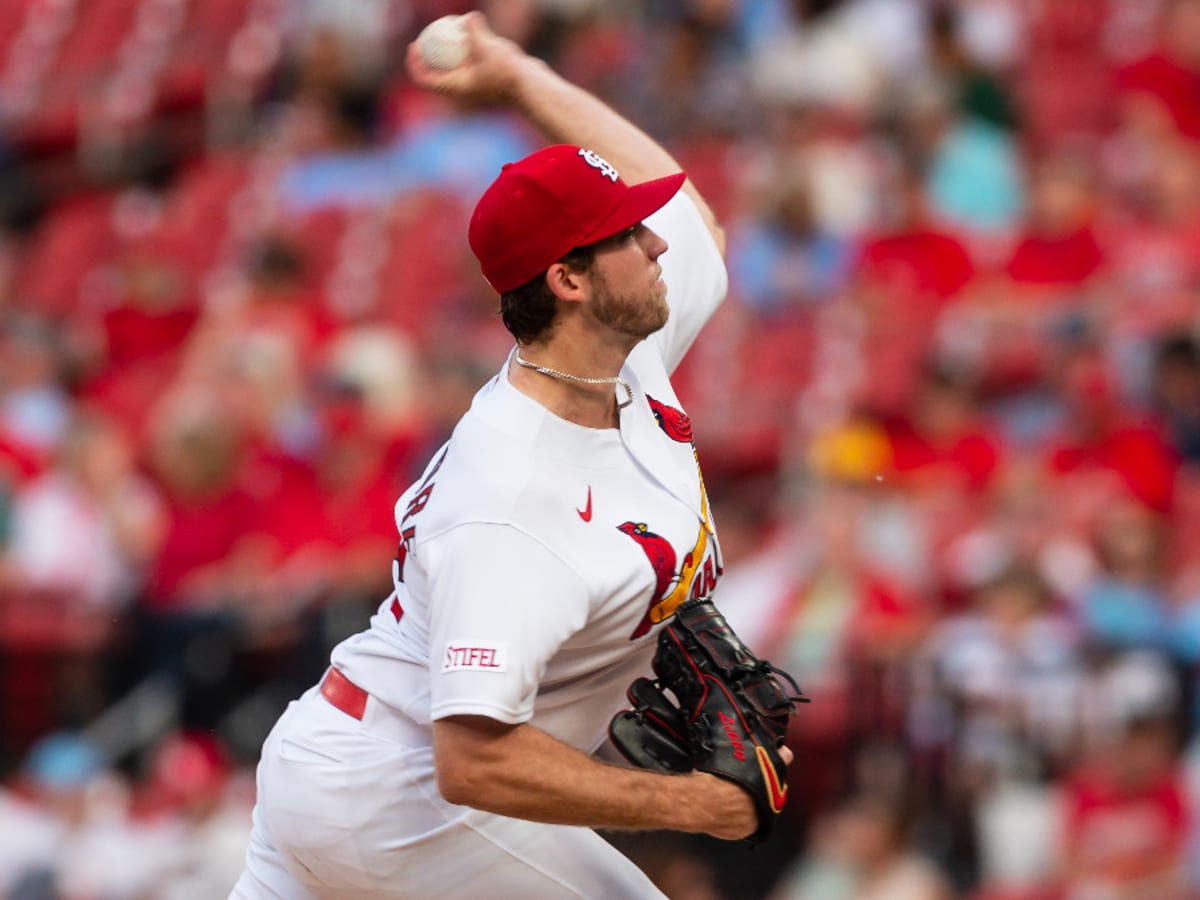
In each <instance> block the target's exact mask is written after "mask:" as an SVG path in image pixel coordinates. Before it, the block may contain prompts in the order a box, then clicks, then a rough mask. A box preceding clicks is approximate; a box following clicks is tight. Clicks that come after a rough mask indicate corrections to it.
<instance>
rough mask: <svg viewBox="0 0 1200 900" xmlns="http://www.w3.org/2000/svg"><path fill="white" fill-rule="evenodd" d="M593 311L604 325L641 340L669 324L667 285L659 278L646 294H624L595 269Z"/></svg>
mask: <svg viewBox="0 0 1200 900" xmlns="http://www.w3.org/2000/svg"><path fill="white" fill-rule="evenodd" d="M592 278H593V280H592V284H593V285H594V288H595V291H594V293H593V295H592V314H593V315H594V316H595V317H596V320H597V321H598V322H600V323H601V324H602V325H607V326H608V327H609V328H611V329H612V330H613V331H616V332H618V333H620V334H625V335H628V336H630V337H633V338H637V339H638V340H639V341H640V340H642V339H643V338H647V337H649V336H650V335H652V334H654V332H656V331H658V330H659V329H660V328H662V327H663V326H664V325H666V324H667V318H668V317H669V316H670V313H671V311H670V308H669V307H668V306H667V286H666V284H665V283H664V282H662V281H656V282H655V283H654V284H653V285H652V286H651V288H650V289H649V290H648V291H646V292H644V293H640V294H639V293H628V294H622V293H617V292H616V291H614V290H613V289H612V288H611V286H610V285H609V283H608V279H607V278H605V277H604V276H603V275H602V274H601V273H600V272H593V276H592Z"/></svg>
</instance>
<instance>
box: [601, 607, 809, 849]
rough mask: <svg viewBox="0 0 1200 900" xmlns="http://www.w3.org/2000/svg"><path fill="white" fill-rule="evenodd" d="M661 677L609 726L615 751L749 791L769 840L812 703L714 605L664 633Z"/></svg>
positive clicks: (681, 615) (680, 614)
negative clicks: (797, 728) (803, 712)
mask: <svg viewBox="0 0 1200 900" xmlns="http://www.w3.org/2000/svg"><path fill="white" fill-rule="evenodd" d="M653 667H654V674H655V675H656V676H657V679H656V680H654V681H651V680H650V679H648V678H639V679H638V680H637V681H635V682H634V683H633V684H632V685H630V687H629V692H628V695H629V702H630V703H631V704H633V708H632V709H627V710H624V711H622V712H620V713H618V714H617V715H616V716H615V717H613V720H612V722H611V723H609V728H608V733H609V736H610V737H611V738H612V742H613V746H615V747H616V748H617V750H619V751H620V752H621V754H622V755H623V756H624V757H625V758H626V759H628V760H629V761H630V762H631V763H633V764H634V765H636V766H640V767H642V768H644V769H656V770H659V771H663V772H690V771H692V770H697V771H700V772H709V773H711V774H713V775H718V776H720V777H721V778H726V779H728V780H729V781H732V782H733V783H734V784H737V785H739V786H740V787H742V788H744V789H745V790H746V791H748V792H749V793H750V796H751V797H753V798H754V804H755V807H756V809H757V810H758V822H759V827H758V830H757V831H756V832H755V833H754V834H753V835H751V836H750V837H749V838H748V840H749V841H750V842H751V843H758V842H759V841H761V840H763V839H764V838H765V837H766V836H767V834H768V833H770V830H771V825H772V824H773V823H774V821H775V817H776V816H778V815H779V813H780V812H781V811H782V810H783V805H784V803H785V801H786V800H787V767H786V766H785V765H784V762H783V759H782V758H781V757H780V755H779V748H780V747H782V746H783V741H784V738H785V737H786V736H787V730H788V720H789V719H790V717H791V714H792V712H793V709H794V707H795V704H796V703H798V702H799V703H807V702H808V699H807V698H806V697H804V696H803V695H802V694H801V693H800V689H799V687H797V686H796V682H795V681H793V680H792V678H791V676H790V675H788V674H787V673H786V672H783V671H781V670H779V669H776V668H775V667H774V666H773V665H771V664H770V663H769V662H767V661H766V660H762V659H759V658H758V657H757V656H755V655H754V654H753V653H751V652H750V649H749V648H748V647H747V646H746V645H745V644H743V643H742V641H741V639H740V638H738V636H737V635H736V634H734V632H733V629H732V628H730V627H729V623H728V622H726V621H725V617H724V616H722V615H721V613H720V612H719V611H718V610H717V608H716V607H715V606H713V604H712V601H710V600H699V601H689V602H687V603H685V604H683V605H682V606H680V607H679V609H678V610H676V612H675V616H674V617H673V618H672V619H671V621H670V622H669V623H668V625H667V627H666V628H664V629H663V630H662V631H661V632H659V635H658V647H657V649H656V651H655V654H654V663H653ZM788 688H791V691H789V690H788ZM668 691H669V692H670V695H668V693H667V692H668Z"/></svg>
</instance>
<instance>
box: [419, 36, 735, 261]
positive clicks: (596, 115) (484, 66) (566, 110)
mask: <svg viewBox="0 0 1200 900" xmlns="http://www.w3.org/2000/svg"><path fill="white" fill-rule="evenodd" d="M466 27H467V31H468V35H469V40H470V45H471V55H470V58H469V60H468V61H467V62H466V63H464V64H463V65H461V66H459V67H458V68H456V69H452V70H450V71H448V72H440V71H435V70H433V69H430V68H429V67H428V66H427V65H425V64H424V63H423V62H422V60H421V56H420V53H419V52H418V51H417V48H416V44H415V43H414V44H410V45H409V48H408V57H407V64H408V71H409V74H410V76H411V77H412V79H413V81H414V82H415V83H416V84H418V85H419V86H421V87H423V88H425V89H427V90H432V91H436V92H438V93H442V94H447V95H449V96H452V97H455V98H457V99H459V100H463V101H469V102H490V103H499V104H501V105H505V106H508V107H510V108H512V109H514V110H516V111H517V112H519V113H520V114H521V115H522V116H524V118H525V119H526V120H528V121H529V123H530V124H531V125H533V126H534V127H535V128H536V129H537V130H538V131H540V132H541V133H542V134H543V135H544V136H545V137H546V138H547V139H548V140H550V141H552V142H555V143H564V144H575V145H577V146H580V147H586V148H588V149H589V150H594V151H595V152H596V153H598V154H600V155H601V156H603V157H604V158H605V159H606V160H608V161H609V162H610V163H612V164H613V165H614V166H615V167H616V168H617V170H618V171H619V172H620V173H621V177H622V178H623V179H624V180H625V181H626V182H628V183H629V184H634V183H637V182H640V181H646V180H648V179H651V178H659V177H662V176H664V175H670V174H672V173H674V172H678V171H680V169H681V168H682V167H681V166H680V165H679V163H678V162H676V161H675V159H674V158H673V157H672V156H671V154H670V153H669V152H668V151H667V150H666V148H664V147H663V146H662V145H661V144H659V143H658V142H657V141H656V140H654V138H652V137H650V135H648V134H647V133H646V132H645V131H643V130H642V129H641V128H639V127H638V126H636V125H634V124H633V123H632V122H630V121H629V120H628V119H626V118H625V117H624V116H622V115H621V114H620V113H618V112H617V111H616V110H614V109H613V108H612V107H610V106H608V105H607V104H606V103H604V102H603V101H601V100H600V99H599V98H597V97H595V96H593V95H592V94H590V93H588V92H587V91H585V90H584V89H583V88H580V87H578V86H577V85H574V84H571V83H570V82H569V81H566V80H565V79H564V78H562V77H561V76H559V75H558V74H557V73H556V72H555V71H554V70H553V69H551V68H550V67H549V66H548V65H547V64H546V63H545V62H543V61H542V60H540V59H537V58H536V57H533V56H530V55H529V54H527V53H525V52H524V51H523V50H522V49H521V48H520V47H519V46H517V45H516V44H515V43H513V42H512V41H509V40H507V39H505V38H501V37H499V36H498V35H496V34H495V33H494V32H493V31H492V30H491V29H490V28H489V27H488V24H487V20H486V19H485V18H484V16H483V14H482V13H478V12H473V13H468V14H467V17H466ZM682 190H683V191H684V192H685V193H686V194H687V195H688V196H689V197H690V198H691V199H692V201H693V202H694V203H695V204H696V208H697V210H698V211H699V213H700V217H701V219H702V221H703V222H704V225H705V227H706V228H707V229H708V232H709V234H710V235H711V237H712V240H713V243H714V244H715V245H716V248H717V252H718V254H719V255H721V256H722V257H723V256H724V253H725V232H724V230H723V229H722V228H721V225H720V223H719V222H718V221H717V217H716V216H715V215H714V214H713V211H712V208H711V207H710V206H709V205H708V203H707V201H705V199H704V197H703V196H702V195H701V194H700V191H699V190H697V188H696V185H695V184H693V183H692V181H691V180H690V179H689V180H687V181H685V182H684V184H683V188H682Z"/></svg>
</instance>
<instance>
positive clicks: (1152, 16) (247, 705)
mask: <svg viewBox="0 0 1200 900" xmlns="http://www.w3.org/2000/svg"><path fill="white" fill-rule="evenodd" d="M466 8H468V7H467V6H466V5H464V4H459V3H453V2H411V3H406V2H401V0H359V2H336V0H324V2H322V0H309V2H299V0H296V2H285V0H0V123H2V124H0V765H2V766H3V768H2V770H0V774H2V775H3V777H4V788H3V790H2V791H0V833H3V834H4V835H5V837H4V839H3V841H0V891H3V892H7V894H8V896H12V897H54V896H61V897H71V898H85V897H86V898H126V897H129V898H134V897H136V898H144V897H145V898H150V897H172V898H174V897H178V898H203V897H222V896H224V895H225V893H224V892H225V891H226V890H227V889H228V886H229V884H230V883H231V882H232V880H233V878H235V877H236V873H237V870H238V868H239V866H240V859H241V852H242V848H243V846H244V842H245V833H246V828H247V827H248V820H247V816H248V809H249V805H250V804H251V803H252V799H253V783H252V771H253V765H254V762H255V756H256V753H257V750H258V747H259V745H260V743H261V740H262V738H263V736H264V733H265V730H266V729H267V728H269V727H270V724H271V723H272V722H273V721H274V718H275V716H276V715H277V714H278V712H279V711H280V709H281V708H282V706H283V705H284V704H285V703H286V701H287V700H288V699H289V698H291V697H294V696H295V695H296V694H298V693H299V691H300V690H302V689H303V688H304V687H305V686H307V685H308V684H309V683H311V682H312V681H313V680H314V679H315V678H316V677H317V676H318V675H319V673H320V671H321V670H322V669H323V667H324V664H325V660H326V654H327V651H328V649H329V647H330V646H332V644H333V643H335V642H336V641H337V640H338V639H340V638H341V637H342V636H344V635H345V634H348V633H350V632H352V631H354V630H357V629H358V628H360V627H361V626H362V625H363V624H364V623H365V621H366V618H367V616H368V614H369V613H370V611H371V610H372V609H373V607H374V606H375V604H376V603H377V602H378V600H379V599H381V598H382V596H384V594H385V593H386V591H387V590H388V573H389V560H390V558H391V556H392V553H393V549H394V546H393V545H394V527H393V523H392V519H391V505H392V501H393V499H394V497H395V496H396V495H397V494H398V493H399V491H400V489H401V488H402V487H403V486H404V485H405V484H406V482H407V480H408V479H409V478H410V477H411V476H412V475H413V474H414V472H415V471H416V469H417V467H419V466H421V465H422V464H423V462H424V460H425V458H426V455H427V454H428V452H429V451H430V450H431V448H433V447H435V446H436V445H437V444H438V443H439V442H440V441H441V440H442V439H443V438H444V437H445V436H446V434H447V432H448V429H449V428H450V427H451V425H452V424H453V422H454V421H455V419H456V418H457V416H458V415H459V414H460V412H461V410H462V409H464V408H465V404H466V403H467V402H468V400H469V398H470V396H471V394H472V393H473V391H474V390H475V389H476V388H477V387H478V386H479V385H480V384H481V383H482V382H483V381H484V380H485V379H486V378H487V377H489V376H490V374H491V373H492V372H494V371H495V369H496V368H497V367H498V365H499V363H500V361H501V360H502V359H503V357H504V354H505V352H506V351H507V349H508V340H507V339H506V334H505V332H504V331H503V329H502V327H501V326H500V324H499V322H498V319H497V317H496V315H495V312H494V299H493V298H492V296H491V295H490V292H489V291H488V289H487V288H486V285H485V284H484V282H483V280H482V278H481V277H480V276H479V275H478V270H477V267H476V266H475V264H474V262H473V260H472V259H471V257H470V255H469V251H468V249H467V247H466V242H465V223H466V217H467V213H468V211H469V209H470V207H471V205H472V203H473V201H474V199H475V197H476V196H477V195H478V193H479V191H480V190H481V189H482V187H483V186H484V185H485V184H486V183H487V182H488V181H489V180H490V179H491V177H492V175H493V174H494V172H495V171H496V170H497V169H498V167H499V165H500V164H501V163H503V162H505V161H508V160H510V159H512V158H515V157H517V156H519V155H521V154H522V153H524V152H526V151H527V150H529V149H531V148H532V147H533V146H535V145H536V143H535V140H534V138H533V136H532V135H530V134H529V133H527V132H526V131H524V130H523V129H522V127H521V126H520V125H519V124H518V123H517V122H515V121H513V120H512V119H511V118H508V117H505V116H502V115H497V114H494V113H493V112H490V111H488V110H465V111H464V110H452V109H450V108H448V107H447V106H445V105H444V104H443V103H442V101H441V100H440V99H438V98H436V97H431V96H427V95H422V94H419V93H417V92H415V91H414V90H413V89H412V87H411V85H409V84H408V83H407V82H406V80H405V78H404V77H403V73H402V71H401V68H400V65H399V62H400V60H401V59H402V52H401V50H402V48H403V46H404V45H405V43H406V42H407V41H408V40H410V39H411V38H412V36H413V35H414V34H415V33H416V31H417V30H419V28H420V27H421V26H422V25H423V24H424V23H425V22H427V21H429V20H430V19H432V18H434V17H436V16H437V15H440V14H443V13H447V12H462V11H465V9H466ZM481 8H483V9H485V11H486V12H487V13H488V15H489V17H490V20H491V21H492V24H493V26H494V27H495V28H496V29H497V30H499V31H500V32H501V33H504V34H507V35H509V36H511V37H513V38H514V39H516V40H518V41H519V42H521V43H522V44H523V45H524V46H526V47H527V48H529V49H530V50H531V51H532V52H535V53H537V54H538V55H540V56H542V57H544V58H546V59H547V60H549V61H550V62H551V63H552V64H553V65H554V66H555V67H556V68H557V69H559V70H560V71H561V72H562V73H563V74H565V75H566V76H567V77H568V78H570V79H572V80H574V81H576V82H577V83H579V84H582V85H584V86H585V87H587V88H589V89H591V90H593V91H594V92H596V93H597V94H599V95H600V96H602V97H604V98H606V99H609V100H610V101H611V102H612V103H613V104H614V105H615V106H616V107H617V108H618V109H620V110H622V111H623V112H626V113H627V114H628V115H629V116H630V117H631V118H632V119H634V121H636V122H638V123H639V124H642V125H644V126H645V127H646V128H647V129H648V130H649V131H650V132H651V133H652V134H654V135H655V136H656V137H657V138H660V139H661V140H662V141H663V142H664V143H665V144H666V145H667V146H668V147H669V148H670V149H671V150H672V151H673V152H674V153H675V154H676V155H677V157H678V158H679V160H680V161H681V163H682V165H683V166H684V167H685V168H686V169H687V170H688V171H689V173H690V174H691V176H692V177H693V179H694V180H695V181H696V183H697V184H698V185H699V186H700V188H701V190H702V191H703V192H704V193H705V194H706V195H707V196H708V197H709V198H710V200H711V202H712V205H713V206H714V207H715V209H716V210H717V212H718V214H719V215H720V217H721V218H722V220H723V222H724V224H725V226H726V228H727V233H728V236H729V266H730V271H731V289H730V297H729V301H728V302H727V304H726V305H725V307H724V308H723V309H722V311H721V312H720V313H719V314H718V316H717V318H716V320H715V321H714V322H713V323H712V324H710V326H709V327H708V329H707V331H706V332H705V333H704V334H703V336H702V337H701V339H700V340H699V342H698V343H697V345H696V346H695V348H694V349H693V351H692V353H691V355H690V356H689V358H688V360H687V361H686V362H685V364H684V367H683V369H682V371H681V373H680V376H679V381H678V384H679V388H680V391H679V392H680V395H681V397H682V398H683V400H684V402H685V404H686V405H687V406H688V409H689V411H690V412H691V414H692V417H693V420H694V422H695V426H696V431H697V434H698V444H699V447H700V453H701V460H702V462H703V464H704V467H705V474H706V478H707V481H708V484H709V486H710V490H711V492H712V495H713V507H714V510H715V513H716V516H717V519H718V521H719V523H720V526H721V531H722V537H723V546H724V548H725V550H726V556H727V560H728V566H727V575H726V577H725V579H724V580H723V582H722V585H721V589H720V595H719V597H718V601H719V603H720V604H721V606H722V607H724V608H725V609H726V610H727V613H728V615H729V617H730V618H731V619H732V620H733V621H734V624H735V625H736V626H737V627H738V629H739V630H740V631H741V632H742V633H743V634H744V636H745V637H746V638H747V639H748V641H749V642H750V643H751V644H752V645H753V646H755V648H756V649H757V650H759V652H760V653H762V654H763V655H766V656H768V657H770V658H772V659H773V660H774V661H776V662H777V663H779V664H780V665H782V666H783V667H785V668H787V669H789V670H791V671H793V672H794V673H795V674H796V676H797V677H798V679H799V680H800V682H801V684H802V685H803V686H804V687H805V689H806V691H807V692H808V693H810V694H811V695H812V696H813V698H814V702H813V704H812V705H811V706H810V707H807V708H805V709H803V710H802V713H801V715H800V716H799V718H798V720H797V723H796V736H795V738H796V739H795V746H796V748H797V762H796V764H795V765H794V766H793V778H794V781H795V785H796V789H795V792H794V795H793V796H794V800H793V801H792V805H791V809H790V810H789V813H788V816H787V821H786V823H785V825H784V827H781V828H779V829H778V832H777V834H776V835H775V836H774V837H773V838H772V840H771V841H770V842H769V843H768V844H767V845H766V846H764V847H760V848H758V849H756V850H754V851H747V850H746V849H745V848H743V847H741V846H740V845H739V846H729V845H721V844H719V843H717V842H715V841H707V840H701V839H695V840H693V839H686V838H682V837H668V836H659V835H656V836H639V837H638V838H637V839H636V840H631V838H630V837H629V836H613V840H614V841H616V842H618V843H620V844H621V845H622V846H624V847H625V848H626V849H627V850H628V851H629V852H631V853H632V854H633V855H634V856H635V858H636V859H638V861H639V862H640V863H641V864H642V865H644V866H645V867H646V868H647V869H648V870H649V871H651V872H652V873H653V874H654V876H655V877H656V878H657V879H658V880H659V881H660V883H661V884H662V885H663V886H664V888H665V889H666V890H667V891H668V893H670V894H671V896H672V897H675V898H680V900H683V898H692V900H698V898H706V897H728V898H749V897H764V896H771V897H773V898H799V897H803V898H806V900H848V898H856V900H871V898H876V900H879V898H885V897H886V898H902V900H925V898H936V897H942V896H962V897H970V898H975V900H985V898H986V900H1041V898H1047V900H1049V898H1084V897H1087V898H1093V897H1096V898H1099V897H1103V898H1135V897H1136V898H1143V897H1144V898H1154V900H1162V898H1171V897H1185V896H1193V895H1195V893H1196V890H1197V886H1200V864H1198V862H1197V860H1198V858H1200V857H1198V854H1197V846H1198V841H1197V838H1198V833H1197V819H1196V801H1197V798H1198V797H1200V743H1197V741H1196V740H1195V736H1196V730H1197V729H1196V716H1195V708H1194V705H1195V703H1196V702H1197V692H1196V691H1195V689H1194V687H1195V678H1196V674H1197V671H1196V663H1197V660H1198V659H1200V470H1198V469H1197V463H1198V462H1200V353H1198V350H1197V343H1196V341H1197V336H1198V335H1197V329H1198V327H1200V303H1198V300H1200V293H1198V292H1200V207H1198V204H1197V200H1198V199H1200V144H1198V141H1200V3H1198V2H1196V0H946V2H943V0H843V2H837V0H654V2H647V3H634V2H611V3H610V2H599V0H495V2H491V3H486V4H483V5H482V7H481Z"/></svg>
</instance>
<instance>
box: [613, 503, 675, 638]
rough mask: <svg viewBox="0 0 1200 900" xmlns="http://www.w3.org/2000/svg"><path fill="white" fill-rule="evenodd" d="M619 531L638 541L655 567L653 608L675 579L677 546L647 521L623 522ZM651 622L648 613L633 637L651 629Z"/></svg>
mask: <svg viewBox="0 0 1200 900" xmlns="http://www.w3.org/2000/svg"><path fill="white" fill-rule="evenodd" d="M617 531H622V532H624V533H625V534H627V535H629V536H630V537H631V538H633V539H634V540H635V541H637V542H638V546H640V547H641V548H642V552H643V553H645V554H646V558H647V559H649V560H650V566H651V568H653V569H654V597H653V599H651V601H650V608H651V609H653V608H654V607H655V605H656V604H658V603H659V602H660V601H661V600H662V599H663V598H664V597H666V596H667V591H668V590H670V587H671V582H673V581H674V580H675V548H674V547H672V546H671V542H670V541H668V540H667V539H666V538H665V537H663V536H662V535H658V534H655V533H654V532H653V531H650V530H649V529H648V528H647V527H646V523H645V522H638V523H636V524H635V523H633V522H623V523H621V524H620V525H618V526H617ZM651 624H652V623H651V621H650V614H649V613H646V616H645V618H643V619H642V621H641V622H640V623H639V624H638V627H637V628H635V629H634V632H633V634H632V635H631V636H630V637H631V639H632V638H636V637H641V636H642V635H643V634H645V633H646V632H647V631H649V630H650V625H651Z"/></svg>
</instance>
